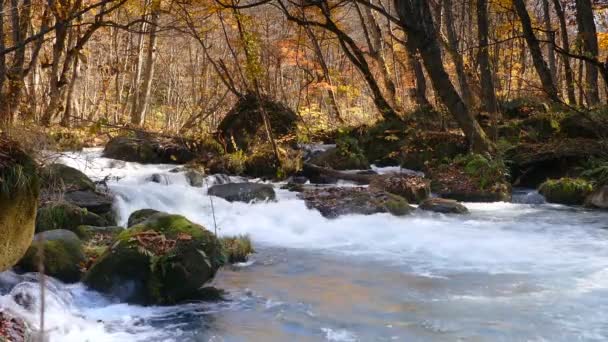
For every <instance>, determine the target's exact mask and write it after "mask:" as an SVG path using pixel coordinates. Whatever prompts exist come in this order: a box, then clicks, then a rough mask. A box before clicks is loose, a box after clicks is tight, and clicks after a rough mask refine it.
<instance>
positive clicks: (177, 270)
mask: <svg viewBox="0 0 608 342" xmlns="http://www.w3.org/2000/svg"><path fill="white" fill-rule="evenodd" d="M223 263H224V255H223V253H222V247H221V244H220V242H219V241H218V239H217V238H216V237H215V235H213V233H211V232H209V231H208V230H206V229H205V228H204V227H203V226H200V225H198V224H195V223H192V222H191V221H189V220H187V219H186V218H185V217H183V216H180V215H170V214H166V213H157V214H154V215H152V216H150V217H148V218H147V219H146V220H145V221H143V222H141V223H139V224H137V225H135V226H133V227H131V228H129V229H127V230H125V231H123V232H122V233H120V234H119V235H118V237H117V238H116V241H115V242H114V243H113V245H112V247H111V248H110V249H109V250H108V251H107V252H106V253H105V254H104V255H102V256H101V257H100V258H99V259H98V260H97V261H96V262H95V263H94V264H93V266H92V267H91V268H90V269H89V271H88V272H87V273H86V275H85V277H84V283H85V284H86V285H87V286H89V287H91V288H92V289H94V290H97V291H100V292H103V293H107V294H110V295H112V296H115V297H117V298H119V299H120V300H121V301H124V302H127V303H132V304H141V305H172V304H176V303H179V302H183V301H187V300H195V299H197V298H199V295H200V292H199V290H200V288H201V287H202V286H203V285H204V284H205V283H206V282H207V281H209V280H211V279H212V278H213V277H214V275H215V273H216V272H217V270H218V268H219V267H220V266H221V265H222V264H223Z"/></svg>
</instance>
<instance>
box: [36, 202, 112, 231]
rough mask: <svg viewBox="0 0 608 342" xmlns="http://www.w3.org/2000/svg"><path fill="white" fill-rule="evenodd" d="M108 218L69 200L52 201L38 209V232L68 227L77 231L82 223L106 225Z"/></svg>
mask: <svg viewBox="0 0 608 342" xmlns="http://www.w3.org/2000/svg"><path fill="white" fill-rule="evenodd" d="M108 224H111V222H108V220H107V219H105V218H103V217H101V216H99V215H97V214H95V213H93V212H90V211H88V210H86V209H83V208H80V207H77V206H75V205H73V204H71V203H67V202H50V203H47V204H45V205H44V206H43V207H41V208H40V209H38V214H37V216H36V232H38V233H40V232H44V231H48V230H54V229H67V230H71V231H73V232H76V228H77V227H78V226H80V225H92V226H105V225H108Z"/></svg>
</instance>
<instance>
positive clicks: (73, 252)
mask: <svg viewBox="0 0 608 342" xmlns="http://www.w3.org/2000/svg"><path fill="white" fill-rule="evenodd" d="M41 249H42V253H43V257H42V265H44V273H45V274H46V275H49V276H51V277H54V278H57V279H59V280H61V281H63V282H66V283H75V282H77V281H79V280H80V277H81V275H82V271H81V264H82V263H83V262H84V260H85V257H84V253H83V250H82V242H81V241H80V239H79V238H78V236H77V235H76V234H75V233H74V232H71V231H69V230H65V229H56V230H49V231H46V232H42V233H38V234H36V235H35V236H34V241H33V242H32V245H31V247H30V248H29V249H28V250H27V252H26V253H25V255H24V257H23V258H22V259H21V260H20V261H19V263H18V264H17V267H18V269H19V270H20V271H23V272H38V270H39V265H40V263H41V260H40V253H41Z"/></svg>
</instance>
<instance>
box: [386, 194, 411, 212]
mask: <svg viewBox="0 0 608 342" xmlns="http://www.w3.org/2000/svg"><path fill="white" fill-rule="evenodd" d="M384 205H385V206H386V209H387V210H388V212H389V213H391V214H393V215H395V216H403V215H407V214H409V213H410V212H411V210H412V208H411V207H410V206H409V204H408V202H407V201H406V200H405V199H404V198H403V197H401V196H397V195H393V194H388V199H387V200H386V201H385V202H384Z"/></svg>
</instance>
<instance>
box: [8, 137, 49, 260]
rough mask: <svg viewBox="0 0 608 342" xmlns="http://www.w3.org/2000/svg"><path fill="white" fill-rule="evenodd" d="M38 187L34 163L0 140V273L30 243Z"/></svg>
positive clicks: (22, 153) (19, 256) (24, 250)
mask: <svg viewBox="0 0 608 342" xmlns="http://www.w3.org/2000/svg"><path fill="white" fill-rule="evenodd" d="M39 187H40V182H39V179H38V176H37V172H36V164H35V162H34V160H33V159H32V158H31V157H30V156H28V155H27V154H26V153H25V152H23V150H21V149H20V148H19V147H18V146H17V145H16V144H14V143H12V142H8V141H5V140H3V139H2V138H0V272H2V271H4V270H6V269H8V268H9V267H11V266H13V265H14V264H15V263H16V262H17V261H18V260H19V259H20V258H21V257H22V256H23V254H24V253H25V252H26V250H27V249H28V247H29V245H30V243H31V241H32V236H33V235H34V230H35V218H36V207H37V204H38V193H39Z"/></svg>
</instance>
